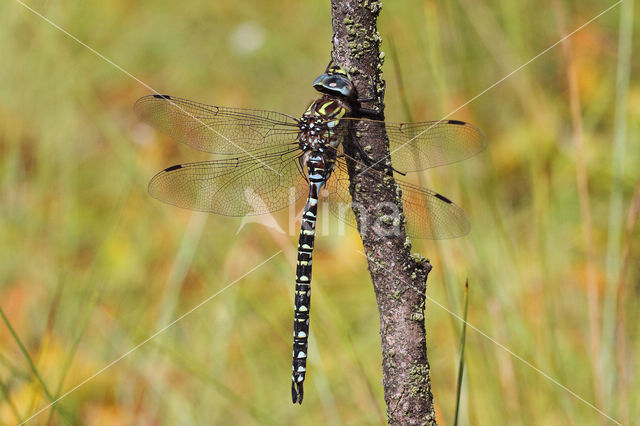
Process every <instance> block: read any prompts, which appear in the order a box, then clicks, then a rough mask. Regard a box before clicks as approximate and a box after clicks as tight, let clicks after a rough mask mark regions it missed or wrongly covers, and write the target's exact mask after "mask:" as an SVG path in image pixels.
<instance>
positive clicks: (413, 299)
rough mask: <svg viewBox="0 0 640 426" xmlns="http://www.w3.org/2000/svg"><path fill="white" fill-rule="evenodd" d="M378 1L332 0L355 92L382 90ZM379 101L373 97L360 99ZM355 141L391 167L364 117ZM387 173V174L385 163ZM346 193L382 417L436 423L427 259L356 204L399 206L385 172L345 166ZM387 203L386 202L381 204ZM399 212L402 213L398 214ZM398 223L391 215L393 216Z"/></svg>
mask: <svg viewBox="0 0 640 426" xmlns="http://www.w3.org/2000/svg"><path fill="white" fill-rule="evenodd" d="M381 8H382V2H381V1H367V0H360V1H358V0H331V16H332V27H333V59H334V61H335V62H336V63H337V64H339V65H341V66H343V67H344V68H345V69H347V70H348V71H349V73H350V75H351V79H352V81H353V82H354V84H355V85H356V88H357V90H358V94H359V96H360V98H366V97H370V96H371V95H374V94H375V95H378V96H380V97H381V96H383V94H384V84H383V82H382V78H381V72H382V63H383V59H384V58H383V55H381V54H380V41H381V38H380V35H379V33H378V32H377V24H376V21H377V17H378V14H379V13H380V10H381ZM364 106H365V107H367V108H379V109H381V110H382V108H383V107H384V106H383V104H382V102H381V101H380V100H377V101H371V102H368V103H366V104H365V105H364ZM356 126H357V127H358V130H359V131H360V133H361V138H360V140H359V141H345V146H344V149H345V153H346V154H347V155H349V156H352V157H354V158H358V159H362V158H361V155H360V151H359V150H356V149H355V148H354V143H360V144H361V145H362V144H366V145H368V146H370V147H371V148H370V149H369V148H367V149H366V151H367V154H368V156H369V157H370V159H372V160H373V161H374V162H380V164H381V165H384V166H387V168H388V167H390V166H391V164H389V163H385V158H388V153H389V142H388V140H387V138H386V137H378V136H375V135H373V136H372V135H368V134H367V129H366V125H364V124H362V123H360V124H357V125H356ZM387 173H388V174H391V173H390V172H389V170H387ZM349 175H350V179H351V187H350V190H351V196H352V198H353V201H354V203H355V204H356V205H359V206H361V209H358V211H355V209H354V213H355V215H356V220H357V221H358V230H359V232H360V237H361V238H362V243H363V246H364V252H365V254H366V257H367V263H368V268H369V273H370V275H371V280H372V282H373V288H374V291H375V294H376V299H377V303H378V311H379V315H380V335H381V340H382V372H383V385H384V398H385V402H386V406H387V419H388V421H389V423H390V424H392V425H400V424H402V425H414V424H416V425H422V424H430V425H432V424H436V420H435V411H434V407H433V395H432V393H431V381H430V370H429V362H428V360H427V348H426V332H425V324H424V318H425V316H424V309H425V294H426V280H427V276H428V274H429V271H430V270H431V264H430V263H429V261H428V260H427V259H425V258H423V257H422V256H419V255H415V254H412V253H411V243H410V241H409V239H408V238H407V236H406V234H405V230H404V226H403V225H402V220H401V221H400V226H399V230H398V232H395V233H393V234H390V235H383V234H384V233H380V232H375V231H374V229H372V227H371V226H366V225H367V224H365V223H364V220H363V216H364V215H361V214H360V212H366V213H367V215H366V216H368V217H371V216H376V217H379V216H380V215H385V214H388V211H383V210H382V209H381V208H380V206H381V205H385V204H384V203H392V204H393V205H395V206H396V208H397V211H399V212H402V202H401V199H400V197H399V192H398V191H397V187H396V184H395V180H394V179H393V178H392V177H389V178H386V179H383V182H380V181H379V180H378V181H377V182H371V181H370V180H371V179H370V175H366V174H364V175H363V174H360V175H359V174H358V173H357V170H353V169H351V170H349ZM386 205H389V204H386ZM401 218H402V216H401ZM396 225H397V223H396Z"/></svg>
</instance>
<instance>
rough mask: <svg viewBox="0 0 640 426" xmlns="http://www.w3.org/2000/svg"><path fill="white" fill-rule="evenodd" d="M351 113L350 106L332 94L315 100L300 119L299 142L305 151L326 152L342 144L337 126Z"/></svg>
mask: <svg viewBox="0 0 640 426" xmlns="http://www.w3.org/2000/svg"><path fill="white" fill-rule="evenodd" d="M348 113H349V107H348V106H347V105H346V104H345V103H344V102H342V101H340V100H338V99H335V98H334V97H331V96H326V95H325V96H323V97H321V98H320V99H317V100H316V101H314V102H313V103H312V104H311V105H310V106H309V108H307V110H306V111H305V113H304V114H303V115H302V118H301V119H300V122H299V124H298V128H299V129H300V133H299V134H298V143H299V145H300V149H301V150H303V151H314V152H324V151H326V150H327V149H328V147H332V148H337V147H338V145H339V144H340V138H339V136H338V132H337V131H336V130H337V128H338V127H339V126H340V125H341V122H340V120H341V119H342V118H343V117H344V116H345V115H347V114H348Z"/></svg>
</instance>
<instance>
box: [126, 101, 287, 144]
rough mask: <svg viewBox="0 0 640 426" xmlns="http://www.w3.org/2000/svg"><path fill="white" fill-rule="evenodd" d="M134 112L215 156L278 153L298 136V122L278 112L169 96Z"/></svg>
mask: <svg viewBox="0 0 640 426" xmlns="http://www.w3.org/2000/svg"><path fill="white" fill-rule="evenodd" d="M134 110H135V112H136V114H137V115H138V116H139V117H140V118H141V119H142V120H143V121H145V122H147V123H149V124H150V125H151V126H153V127H155V128H156V129H157V130H159V131H161V132H162V133H165V134H167V135H169V136H170V137H171V138H173V139H175V140H177V141H179V142H182V143H184V144H187V145H189V146H191V147H193V148H195V149H198V150H200V151H205V152H212V153H216V154H241V153H245V152H250V151H254V150H273V151H278V150H280V149H281V147H282V146H283V145H287V144H291V143H294V142H295V141H296V136H297V133H298V127H297V126H298V122H297V120H296V119H294V118H293V117H290V116H288V115H285V114H281V113H278V112H275V111H263V110H256V109H240V108H226V107H219V106H213V105H206V104H201V103H198V102H193V101H189V100H186V99H180V98H176V97H173V96H168V95H149V96H145V97H143V98H140V99H138V101H137V102H136V104H135V106H134Z"/></svg>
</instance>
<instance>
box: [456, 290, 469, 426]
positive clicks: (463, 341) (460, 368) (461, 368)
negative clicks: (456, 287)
mask: <svg viewBox="0 0 640 426" xmlns="http://www.w3.org/2000/svg"><path fill="white" fill-rule="evenodd" d="M468 306H469V279H468V278H467V281H466V282H465V283H464V312H463V313H462V319H463V321H462V336H461V337H460V363H459V365H458V385H457V387H456V415H455V417H454V419H453V424H454V426H455V425H457V424H458V413H459V411H460V394H461V393H462V375H463V373H464V346H465V344H466V341H467V307H468Z"/></svg>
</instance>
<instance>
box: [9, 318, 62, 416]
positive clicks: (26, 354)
mask: <svg viewBox="0 0 640 426" xmlns="http://www.w3.org/2000/svg"><path fill="white" fill-rule="evenodd" d="M0 316H1V317H2V320H3V321H4V323H5V325H6V326H7V328H8V329H9V332H10V333H11V335H12V336H13V339H14V340H15V341H16V343H17V344H18V347H19V348H20V351H21V352H22V354H23V355H24V357H25V359H26V360H27V363H28V364H29V367H31V371H32V372H33V375H34V376H35V377H36V379H38V381H39V382H40V385H41V386H42V390H43V391H44V393H45V395H46V396H47V398H49V400H50V401H55V398H54V397H53V395H52V394H51V392H49V388H48V387H47V385H46V383H45V382H44V380H43V379H42V376H41V375H40V372H39V371H38V368H37V367H36V365H35V364H34V363H33V360H32V359H31V356H30V355H29V352H28V351H27V348H26V347H25V346H24V344H23V343H22V340H20V337H18V334H17V333H16V331H15V330H14V329H13V326H12V325H11V323H10V322H9V318H7V316H6V315H5V313H4V310H3V309H2V307H0ZM7 399H8V395H7ZM53 408H54V409H55V410H57V411H58V413H59V414H60V415H61V416H62V417H63V418H64V419H65V420H66V421H68V422H71V418H70V416H68V415H67V414H66V413H64V412H63V410H62V409H61V408H60V407H59V406H58V405H56V404H53Z"/></svg>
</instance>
